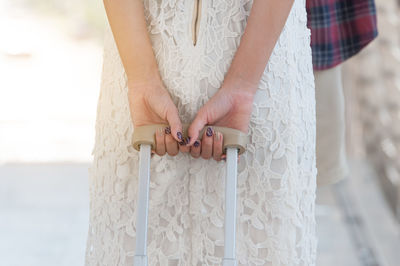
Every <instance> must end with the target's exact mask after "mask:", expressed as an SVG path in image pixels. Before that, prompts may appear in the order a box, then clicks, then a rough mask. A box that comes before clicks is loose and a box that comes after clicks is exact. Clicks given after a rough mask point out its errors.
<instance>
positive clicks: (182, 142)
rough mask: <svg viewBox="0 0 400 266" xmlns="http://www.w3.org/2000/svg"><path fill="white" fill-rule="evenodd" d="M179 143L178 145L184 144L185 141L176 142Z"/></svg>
mask: <svg viewBox="0 0 400 266" xmlns="http://www.w3.org/2000/svg"><path fill="white" fill-rule="evenodd" d="M178 143H179V145H181V146H182V145H185V144H186V143H185V142H184V141H181V142H178Z"/></svg>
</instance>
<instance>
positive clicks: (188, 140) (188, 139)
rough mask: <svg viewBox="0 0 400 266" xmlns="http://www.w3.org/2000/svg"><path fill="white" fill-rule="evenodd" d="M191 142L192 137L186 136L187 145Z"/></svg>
mask: <svg viewBox="0 0 400 266" xmlns="http://www.w3.org/2000/svg"><path fill="white" fill-rule="evenodd" d="M189 142H190V137H189V136H188V137H186V145H187V144H189Z"/></svg>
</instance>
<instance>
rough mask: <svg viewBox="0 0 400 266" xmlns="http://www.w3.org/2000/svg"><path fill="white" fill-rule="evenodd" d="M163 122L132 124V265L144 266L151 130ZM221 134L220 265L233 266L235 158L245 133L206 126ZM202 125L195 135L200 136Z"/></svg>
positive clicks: (152, 143)
mask: <svg viewBox="0 0 400 266" xmlns="http://www.w3.org/2000/svg"><path fill="white" fill-rule="evenodd" d="M167 126H168V125H166V124H153V125H146V126H140V127H136V128H135V129H134V133H133V137H132V145H133V147H134V148H135V149H136V150H138V151H140V154H139V156H140V157H139V199H138V202H137V217H136V250H135V257H134V261H133V263H134V266H147V263H148V259H147V253H146V245H147V219H148V202H149V183H150V156H151V150H154V149H155V144H156V140H155V132H156V130H157V129H158V128H160V127H161V128H165V127H167ZM188 127H189V124H182V131H183V132H182V133H183V136H184V137H186V136H187V129H188ZM210 127H212V128H213V129H214V130H215V131H218V132H220V133H222V135H223V144H222V146H223V152H224V153H226V158H227V160H226V162H227V163H226V172H227V176H226V182H225V183H226V186H225V254H224V259H223V266H236V258H235V242H236V186H237V158H238V155H240V154H242V153H243V152H244V151H245V147H246V144H247V143H248V142H249V139H248V136H246V135H245V134H244V133H243V132H241V131H240V130H237V129H233V128H227V127H219V126H210ZM204 130H206V128H203V129H202V130H201V131H200V133H199V138H200V139H201V137H202V136H203V133H204Z"/></svg>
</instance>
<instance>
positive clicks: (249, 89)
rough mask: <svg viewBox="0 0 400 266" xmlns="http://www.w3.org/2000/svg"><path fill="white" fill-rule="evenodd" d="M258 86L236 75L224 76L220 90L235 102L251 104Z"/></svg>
mask: <svg viewBox="0 0 400 266" xmlns="http://www.w3.org/2000/svg"><path fill="white" fill-rule="evenodd" d="M257 88H258V86H257V85H255V84H254V83H252V82H249V81H246V80H244V79H243V78H241V77H240V76H238V75H226V77H225V79H224V82H223V84H222V86H221V90H223V91H226V92H227V93H229V95H231V97H232V98H233V100H234V101H235V102H242V103H246V102H249V103H253V99H254V95H255V93H256V91H257Z"/></svg>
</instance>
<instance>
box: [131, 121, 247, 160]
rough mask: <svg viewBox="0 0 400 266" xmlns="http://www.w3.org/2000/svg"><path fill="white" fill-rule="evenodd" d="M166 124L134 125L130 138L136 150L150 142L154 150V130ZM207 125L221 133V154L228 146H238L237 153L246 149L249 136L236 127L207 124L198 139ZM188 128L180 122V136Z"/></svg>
mask: <svg viewBox="0 0 400 266" xmlns="http://www.w3.org/2000/svg"><path fill="white" fill-rule="evenodd" d="M168 126H169V125H167V124H152V125H145V126H139V127H135V130H134V132H133V138H132V145H133V147H134V148H135V149H136V150H137V151H139V150H140V144H150V145H151V149H152V150H155V143H156V137H155V133H156V130H157V129H158V128H163V129H164V128H165V127H168ZM207 127H211V128H212V129H213V130H215V131H218V132H220V133H222V134H223V143H222V147H223V154H226V149H227V148H228V147H236V148H238V149H239V153H238V154H239V155H240V154H242V153H244V151H245V149H246V144H247V143H249V138H248V136H247V135H246V134H245V133H243V132H242V131H240V130H238V129H234V128H229V127H220V126H213V125H207V126H206V127H204V128H203V129H202V130H201V131H200V133H199V139H200V140H201V138H202V136H203V133H204V130H206V128H207ZM188 128H189V124H187V123H183V124H182V131H183V132H182V136H183V137H187V130H188Z"/></svg>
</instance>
